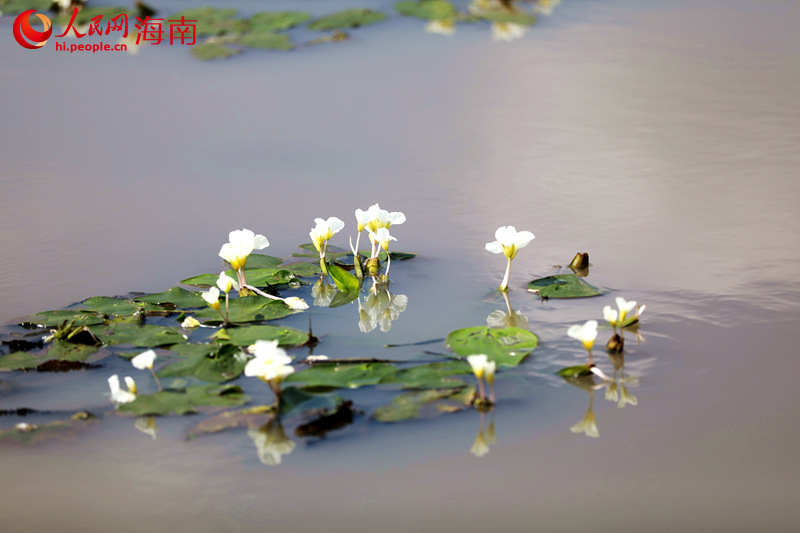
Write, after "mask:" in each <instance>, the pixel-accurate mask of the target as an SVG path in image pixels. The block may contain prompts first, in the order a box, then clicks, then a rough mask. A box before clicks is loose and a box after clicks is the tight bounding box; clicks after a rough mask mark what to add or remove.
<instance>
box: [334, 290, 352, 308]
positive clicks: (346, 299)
mask: <svg viewBox="0 0 800 533" xmlns="http://www.w3.org/2000/svg"><path fill="white" fill-rule="evenodd" d="M356 298H358V291H346V292H342V291H336V295H335V296H334V297H333V299H332V300H331V303H329V304H328V307H330V308H332V309H333V308H335V307H341V306H343V305H347V304H349V303H350V302H352V301H354V300H355V299H356Z"/></svg>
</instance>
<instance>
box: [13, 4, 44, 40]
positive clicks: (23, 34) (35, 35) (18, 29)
mask: <svg viewBox="0 0 800 533" xmlns="http://www.w3.org/2000/svg"><path fill="white" fill-rule="evenodd" d="M33 13H36V10H35V9H29V10H28V11H26V12H24V13H20V15H19V16H18V17H17V19H16V20H15V21H14V38H15V39H16V40H17V42H18V43H19V44H20V45H22V46H24V47H25V48H30V49H31V50H35V49H37V48H41V47H42V46H44V43H46V42H47V39H49V38H50V34H51V33H53V24H52V23H51V22H50V19H49V18H47V17H46V16H45V15H41V14H39V13H36V16H37V17H39V20H41V21H42V24H43V25H44V30H43V31H36V30H34V29H33V27H32V26H31V21H30V18H31V15H32V14H33Z"/></svg>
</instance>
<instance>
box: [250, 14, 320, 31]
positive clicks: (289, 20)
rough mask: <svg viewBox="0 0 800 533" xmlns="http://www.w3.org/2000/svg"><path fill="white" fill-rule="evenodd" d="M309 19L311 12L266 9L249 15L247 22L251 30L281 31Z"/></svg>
mask: <svg viewBox="0 0 800 533" xmlns="http://www.w3.org/2000/svg"><path fill="white" fill-rule="evenodd" d="M309 20H311V13H306V12H305V11H268V12H263V13H256V14H255V15H253V16H251V17H250V18H249V19H247V24H248V27H249V28H250V30H251V31H253V30H255V31H260V32H261V31H281V30H288V29H289V28H294V27H295V26H299V25H300V24H303V23H304V22H307V21H309Z"/></svg>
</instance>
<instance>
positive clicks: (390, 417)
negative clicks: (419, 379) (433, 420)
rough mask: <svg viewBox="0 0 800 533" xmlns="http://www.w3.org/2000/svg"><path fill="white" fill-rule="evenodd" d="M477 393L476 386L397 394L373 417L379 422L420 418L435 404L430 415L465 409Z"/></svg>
mask: <svg viewBox="0 0 800 533" xmlns="http://www.w3.org/2000/svg"><path fill="white" fill-rule="evenodd" d="M474 393H475V389H474V387H467V388H465V389H464V390H459V389H456V390H454V389H444V390H440V389H431V390H424V391H415V392H409V393H406V394H401V395H400V396H397V397H396V398H395V399H394V400H392V403H391V404H390V405H385V406H383V407H379V408H377V409H375V412H374V413H373V415H372V417H373V418H374V419H375V420H377V421H378V422H402V421H403V420H411V419H414V418H420V416H422V415H423V414H424V413H423V409H424V408H425V407H426V406H435V409H433V410H432V411H431V412H429V413H427V414H428V415H429V416H436V415H438V414H441V413H445V412H453V411H454V410H460V409H465V408H467V407H468V406H469V401H470V399H471V398H472V395H473V394H474Z"/></svg>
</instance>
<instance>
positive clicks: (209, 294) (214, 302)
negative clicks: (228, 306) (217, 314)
mask: <svg viewBox="0 0 800 533" xmlns="http://www.w3.org/2000/svg"><path fill="white" fill-rule="evenodd" d="M200 296H202V297H203V300H205V301H206V303H207V304H208V305H209V306H211V307H213V308H214V309H219V289H218V288H216V287H211V288H210V289H208V290H207V291H206V292H204V293H201V294H200Z"/></svg>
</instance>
